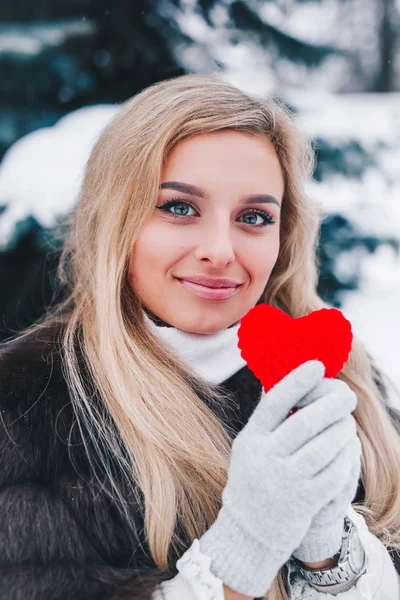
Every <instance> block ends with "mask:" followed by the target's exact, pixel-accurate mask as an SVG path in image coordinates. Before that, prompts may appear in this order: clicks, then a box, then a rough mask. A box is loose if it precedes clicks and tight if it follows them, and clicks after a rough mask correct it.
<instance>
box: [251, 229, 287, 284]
mask: <svg viewBox="0 0 400 600" xmlns="http://www.w3.org/2000/svg"><path fill="white" fill-rule="evenodd" d="M278 255H279V230H278V232H277V233H275V232H274V235H271V236H269V237H266V238H265V239H263V240H262V241H261V240H260V243H254V241H252V243H251V244H249V245H248V246H247V247H246V249H245V253H244V254H243V255H242V256H243V259H245V261H246V265H247V269H248V271H249V272H250V273H251V274H252V277H253V278H254V279H262V280H265V279H266V278H268V276H269V275H270V273H271V271H272V269H273V268H274V266H275V263H276V261H277V258H278Z"/></svg>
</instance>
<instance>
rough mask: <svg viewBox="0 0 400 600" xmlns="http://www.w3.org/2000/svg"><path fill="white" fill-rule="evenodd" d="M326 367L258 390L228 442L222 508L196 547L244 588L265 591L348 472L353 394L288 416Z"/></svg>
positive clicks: (312, 366) (220, 573) (230, 582)
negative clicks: (239, 428)
mask: <svg viewBox="0 0 400 600" xmlns="http://www.w3.org/2000/svg"><path fill="white" fill-rule="evenodd" d="M324 372H325V367H324V365H323V364H322V363H320V362H319V361H308V362H306V363H304V364H302V365H300V366H299V367H298V368H297V369H294V370H293V371H292V372H291V373H289V374H288V375H287V376H286V377H284V378H283V379H282V380H281V381H280V382H279V383H278V384H277V385H275V386H274V387H273V388H272V389H271V390H269V392H268V393H267V394H263V396H262V397H261V400H260V402H259V404H258V406H257V407H256V409H255V410H254V412H253V414H252V415H251V417H250V419H249V421H248V423H247V424H246V425H245V427H244V428H243V429H242V431H241V432H240V433H239V434H238V436H237V437H236V439H235V440H234V442H233V444H232V455H231V461H230V466H229V471H228V481H227V485H226V487H225V489H224V491H223V493H222V508H221V510H220V512H219V513H218V516H217V519H216V521H215V522H214V523H213V524H212V525H211V527H210V528H209V529H208V531H206V532H205V534H204V535H203V536H202V537H201V538H200V549H201V551H202V552H203V553H204V554H206V555H207V556H209V557H210V559H211V565H210V568H211V571H212V572H213V573H214V574H215V575H216V576H217V577H219V578H220V579H221V580H222V581H223V583H224V584H226V585H227V586H229V587H230V588H232V589H234V590H236V591H238V592H240V593H242V594H245V595H248V596H253V597H259V596H263V595H265V593H266V592H267V591H268V589H269V587H270V585H271V583H272V581H273V579H274V577H275V576H276V574H277V572H278V570H279V569H280V568H281V567H282V566H283V564H284V563H285V562H286V561H287V560H288V559H289V558H290V556H291V554H292V553H293V551H294V550H295V549H296V548H298V547H299V546H300V544H301V542H302V540H303V539H304V537H305V535H306V533H307V531H308V529H309V527H310V525H311V523H312V520H313V518H314V517H315V516H316V515H317V513H318V512H319V511H320V510H321V509H322V508H323V507H324V506H326V505H327V504H328V502H330V501H331V500H332V498H333V489H336V488H335V486H336V482H337V481H339V480H340V478H341V477H342V478H343V477H344V478H345V479H346V480H347V479H348V478H349V475H350V472H349V471H350V469H349V467H348V464H347V462H346V461H347V459H348V443H349V442H350V440H352V439H353V436H354V422H353V421H354V420H353V419H352V417H351V415H350V413H351V412H352V411H353V410H354V408H355V406H356V403H357V397H356V395H355V394H353V396H352V397H350V398H349V397H348V396H346V397H345V396H344V395H340V396H339V397H338V398H337V399H335V411H332V407H331V404H330V403H331V397H330V396H329V395H328V396H323V397H322V398H319V399H318V400H316V401H315V402H313V403H312V404H311V405H310V406H306V407H305V408H303V409H302V410H300V411H298V412H297V413H296V414H294V415H293V416H291V417H290V418H289V419H286V416H287V414H288V412H289V410H290V409H291V408H293V407H294V406H296V404H298V403H299V402H300V401H301V400H304V397H305V396H306V394H308V393H310V392H311V391H312V390H313V389H314V388H315V387H316V386H317V384H318V383H320V382H321V381H322V378H323V375H324ZM349 417H351V418H349Z"/></svg>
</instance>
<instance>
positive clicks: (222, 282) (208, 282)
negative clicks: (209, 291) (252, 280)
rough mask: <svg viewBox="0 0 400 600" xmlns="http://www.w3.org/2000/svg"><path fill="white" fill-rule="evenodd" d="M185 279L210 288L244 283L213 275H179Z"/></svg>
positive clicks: (228, 286)
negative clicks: (216, 277)
mask: <svg viewBox="0 0 400 600" xmlns="http://www.w3.org/2000/svg"><path fill="white" fill-rule="evenodd" d="M177 279H181V280H184V281H190V282H191V283H197V284H198V285H202V286H205V287H208V288H234V287H236V286H238V285H242V284H241V283H240V282H238V281H232V280H231V279H212V278H211V277H202V276H200V275H191V276H189V277H177Z"/></svg>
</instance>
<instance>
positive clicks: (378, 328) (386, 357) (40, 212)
mask: <svg viewBox="0 0 400 600" xmlns="http://www.w3.org/2000/svg"><path fill="white" fill-rule="evenodd" d="M239 51H240V50H239ZM244 59H245V57H244ZM235 77H236V81H235V80H234V79H235ZM241 77H242V75H241V74H240V70H238V71H237V73H235V72H233V71H231V73H230V75H229V76H227V77H226V78H227V79H230V80H232V83H236V84H237V85H238V84H240V81H238V80H239V79H240V78H241ZM241 82H242V83H243V86H242V87H243V89H245V88H246V86H247V85H251V82H250V79H249V80H247V79H246V80H244V81H242V80H241ZM253 92H254V93H256V90H255V89H254V90H253ZM287 100H288V101H289V102H291V104H293V105H294V106H296V107H297V108H298V109H299V111H300V112H299V114H298V116H297V117H296V119H297V122H298V125H299V127H300V128H301V129H303V131H304V132H305V133H306V134H307V135H309V136H311V137H313V138H318V139H321V138H323V139H326V140H328V141H329V143H331V144H333V145H335V144H336V145H337V146H338V147H340V146H341V145H342V144H343V143H346V142H347V141H349V140H350V141H351V140H355V141H357V142H358V143H359V144H360V146H361V148H362V149H363V150H364V151H365V152H366V153H367V154H368V155H369V156H372V157H373V158H374V161H373V163H374V164H372V165H371V166H370V167H368V169H367V170H366V171H365V173H364V174H363V176H362V178H361V179H356V178H353V179H352V178H349V177H345V176H343V175H341V174H339V173H337V174H335V175H332V174H329V176H327V177H326V179H325V180H324V181H323V182H322V183H317V182H315V181H314V182H311V183H310V184H309V186H308V191H309V193H310V194H311V195H312V196H313V197H315V198H316V199H317V201H318V202H320V203H321V206H322V208H323V213H324V215H329V214H331V213H340V214H343V215H344V216H345V217H346V218H347V219H349V221H350V222H351V223H352V224H353V225H354V226H355V227H356V228H357V229H358V230H359V232H360V233H362V234H364V235H367V234H368V235H373V236H376V237H378V238H379V239H382V238H392V239H394V240H397V241H398V242H400V170H399V168H398V165H399V164H400V94H385V95H372V94H370V95H361V94H360V95H346V96H335V95H333V94H328V93H323V94H321V93H312V94H311V93H305V92H299V91H298V90H296V92H291V91H290V90H287ZM117 109H118V107H117V106H116V105H99V106H89V107H85V108H82V109H79V110H77V111H74V112H73V113H70V114H69V115H67V116H66V117H64V118H62V119H61V120H60V121H59V122H58V123H56V125H54V126H53V127H48V128H43V129H39V130H36V131H34V132H33V133H30V134H29V135H27V136H25V137H24V138H22V139H20V140H19V141H18V142H16V143H15V144H14V145H13V146H12V147H11V148H10V149H9V151H8V152H7V153H6V155H5V157H4V159H3V162H2V163H1V164H0V206H1V205H4V206H6V207H7V209H6V210H5V212H4V213H3V214H2V215H1V216H0V247H2V248H5V247H6V246H7V244H8V243H9V242H10V239H11V237H12V235H13V231H14V229H15V226H16V224H17V223H18V222H19V221H22V220H23V219H25V218H26V217H27V216H29V215H31V216H34V217H35V218H36V219H37V220H38V221H39V222H40V223H42V224H43V226H45V227H49V226H52V225H54V224H55V223H56V221H57V219H58V218H59V217H62V216H64V215H65V214H66V213H68V212H69V211H70V210H71V208H72V207H73V205H74V203H75V202H76V200H77V198H78V195H79V188H80V182H81V177H82V173H83V170H84V166H85V163H86V160H87V158H88V155H89V152H90V150H91V148H92V146H93V144H94V142H95V140H96V139H97V137H98V135H99V133H100V131H101V130H102V129H103V127H104V126H105V125H106V124H107V123H108V122H109V121H110V119H111V118H112V117H113V116H114V115H115V113H116V111H117ZM356 260H360V264H361V265H362V277H361V286H360V289H359V290H357V291H356V292H346V293H345V294H343V298H342V299H343V306H342V308H341V310H342V311H343V313H344V315H345V316H346V317H347V318H348V319H349V320H350V321H351V323H352V325H353V330H354V333H355V334H356V335H357V336H358V337H359V338H360V340H361V341H362V342H363V343H364V344H365V346H366V348H367V349H368V351H369V352H370V354H371V355H372V356H373V358H374V360H375V361H376V363H377V365H378V366H379V367H380V368H381V369H382V370H383V371H384V372H385V373H386V374H387V376H389V377H390V378H391V379H392V380H393V382H394V383H395V385H396V386H397V388H398V389H399V390H400V369H399V362H400V350H399V340H400V316H399V307H400V259H399V256H398V255H396V253H395V251H394V249H393V248H391V247H389V246H388V245H384V246H381V247H379V248H378V249H377V251H376V252H375V253H374V254H365V255H364V256H362V257H360V256H358V255H357V254H356V253H353V254H352V255H347V256H346V255H343V257H342V259H341V261H339V263H338V271H339V273H338V274H339V275H341V276H343V277H346V273H347V272H348V270H349V268H351V264H352V261H356ZM392 403H393V404H395V405H398V406H399V407H400V398H397V397H396V396H395V395H394V393H393V395H392Z"/></svg>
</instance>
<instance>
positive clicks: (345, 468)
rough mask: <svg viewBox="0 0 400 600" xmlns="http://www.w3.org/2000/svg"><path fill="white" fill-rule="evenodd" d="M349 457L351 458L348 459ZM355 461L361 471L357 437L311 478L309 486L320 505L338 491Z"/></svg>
mask: <svg viewBox="0 0 400 600" xmlns="http://www.w3.org/2000/svg"><path fill="white" fill-rule="evenodd" d="M350 457H351V460H349V458H350ZM355 463H357V464H358V469H359V473H361V468H360V465H361V443H360V440H359V438H358V437H357V438H355V439H353V440H352V441H351V442H349V443H348V444H347V446H345V447H344V448H342V450H341V451H340V452H339V453H338V455H337V456H336V458H335V459H334V461H332V462H331V463H330V464H329V465H328V467H327V468H325V469H323V470H322V471H320V472H319V473H318V474H317V475H316V476H315V477H313V478H312V480H311V482H310V486H311V487H312V488H313V489H314V490H315V494H316V496H317V497H319V500H320V501H322V506H323V505H325V504H327V503H328V502H330V501H331V500H332V498H334V497H335V496H336V495H337V494H338V493H339V490H340V485H341V482H342V481H343V479H346V480H348V479H349V476H350V473H351V471H352V470H353V469H354V464H355Z"/></svg>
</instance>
